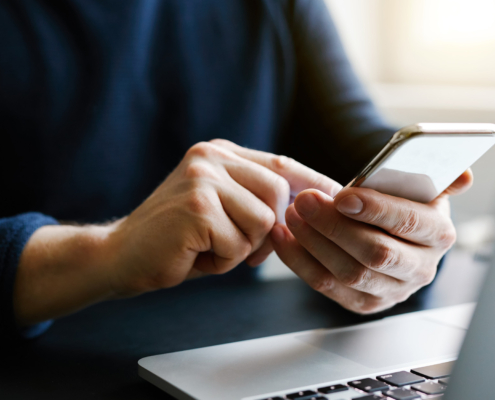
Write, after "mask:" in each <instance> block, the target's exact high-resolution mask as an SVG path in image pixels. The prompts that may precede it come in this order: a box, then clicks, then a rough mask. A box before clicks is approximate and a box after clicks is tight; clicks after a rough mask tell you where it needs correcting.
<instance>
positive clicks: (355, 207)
mask: <svg viewBox="0 0 495 400" xmlns="http://www.w3.org/2000/svg"><path fill="white" fill-rule="evenodd" d="M337 210H339V211H340V212H342V213H344V214H359V213H360V212H361V211H362V210H363V202H362V201H361V199H360V198H359V197H357V196H356V195H355V194H352V195H350V196H347V197H344V198H343V199H342V200H340V201H339V203H338V204H337Z"/></svg>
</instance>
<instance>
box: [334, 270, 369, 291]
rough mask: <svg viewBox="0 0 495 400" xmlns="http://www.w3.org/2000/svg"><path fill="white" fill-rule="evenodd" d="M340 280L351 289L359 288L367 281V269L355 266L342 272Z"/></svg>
mask: <svg viewBox="0 0 495 400" xmlns="http://www.w3.org/2000/svg"><path fill="white" fill-rule="evenodd" d="M340 281H341V282H342V283H343V284H344V285H345V286H348V287H350V288H353V289H359V288H362V287H363V286H365V285H366V284H367V283H368V281H369V270H368V268H366V267H357V268H353V269H351V270H350V272H347V273H345V274H343V275H342V276H341V277H340Z"/></svg>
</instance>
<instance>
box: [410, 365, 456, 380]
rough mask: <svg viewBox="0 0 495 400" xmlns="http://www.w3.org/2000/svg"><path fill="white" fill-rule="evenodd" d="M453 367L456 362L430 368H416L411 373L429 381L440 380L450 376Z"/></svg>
mask: <svg viewBox="0 0 495 400" xmlns="http://www.w3.org/2000/svg"><path fill="white" fill-rule="evenodd" d="M453 367H454V361H450V362H446V363H442V364H436V365H430V366H428V367H422V368H415V369H412V370H411V372H413V373H415V374H416V375H420V376H424V377H425V378H428V379H439V378H445V377H446V376H449V375H450V372H451V371H452V368H453Z"/></svg>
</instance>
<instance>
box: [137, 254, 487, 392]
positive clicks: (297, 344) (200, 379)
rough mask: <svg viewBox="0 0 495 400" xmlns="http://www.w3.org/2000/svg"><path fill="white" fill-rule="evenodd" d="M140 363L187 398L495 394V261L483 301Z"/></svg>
mask: <svg viewBox="0 0 495 400" xmlns="http://www.w3.org/2000/svg"><path fill="white" fill-rule="evenodd" d="M494 265H495V262H494ZM473 313H474V316H473ZM471 319H472V322H470V321H471ZM468 328H469V329H468ZM461 346H462V347H461ZM457 358H458V360H457ZM456 360H457V361H456ZM138 365H139V375H140V376H141V377H142V378H144V379H145V380H147V381H149V382H151V383H152V384H154V385H156V386H158V387H159V388H160V389H162V390H164V391H165V392H167V393H169V394H170V395H172V396H174V397H175V398H177V399H180V400H181V399H184V400H185V399H188V400H189V399H197V400H236V399H237V400H265V399H268V400H310V399H311V400H324V399H328V400H351V399H362V400H378V399H387V400H391V399H394V400H413V399H430V398H437V397H443V399H442V400H444V399H446V400H468V399H492V398H495V394H494V390H493V389H492V386H493V385H494V383H493V382H492V380H495V268H490V271H489V272H488V275H487V278H486V280H485V284H484V287H483V290H482V292H481V296H480V298H479V301H478V304H477V306H475V304H474V303H470V304H462V305H458V306H453V307H446V308H439V309H434V310H426V311H420V312H415V313H409V314H404V315H399V316H393V317H389V318H385V319H382V320H379V321H374V322H370V323H365V324H360V325H355V326H351V327H345V328H337V329H316V330H310V331H304V332H297V333H290V334H285V335H278V336H272V337H266V338H261V339H254V340H247V341H242V342H237V343H229V344H224V345H219V346H212V347H206V348H200V349H194V350H187V351H180V352H175V353H169V354H162V355H157V356H151V357H146V358H143V359H141V360H139V363H138Z"/></svg>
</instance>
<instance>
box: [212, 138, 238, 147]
mask: <svg viewBox="0 0 495 400" xmlns="http://www.w3.org/2000/svg"><path fill="white" fill-rule="evenodd" d="M209 143H212V144H214V145H218V146H230V145H232V144H234V143H232V142H231V141H230V140H227V139H211V140H210V141H209Z"/></svg>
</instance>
